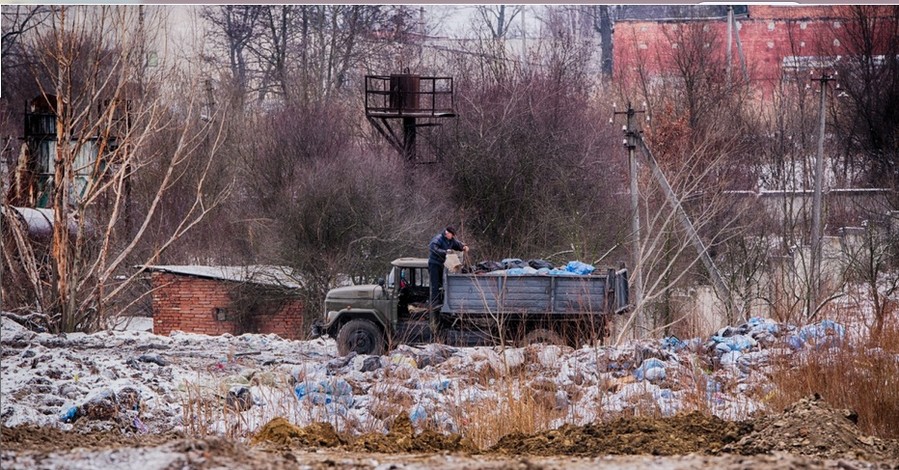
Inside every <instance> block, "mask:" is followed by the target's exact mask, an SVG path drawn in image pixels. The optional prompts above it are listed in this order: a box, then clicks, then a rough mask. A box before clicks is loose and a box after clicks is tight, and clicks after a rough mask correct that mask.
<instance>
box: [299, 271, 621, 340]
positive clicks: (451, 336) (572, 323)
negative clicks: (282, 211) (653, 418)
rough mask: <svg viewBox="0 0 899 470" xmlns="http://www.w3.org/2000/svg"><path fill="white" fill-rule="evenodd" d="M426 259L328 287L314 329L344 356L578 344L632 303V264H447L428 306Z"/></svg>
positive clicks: (593, 337)
mask: <svg viewBox="0 0 899 470" xmlns="http://www.w3.org/2000/svg"><path fill="white" fill-rule="evenodd" d="M429 281H430V279H429V276H428V260H427V258H399V259H396V260H394V261H393V263H391V268H390V271H389V272H388V274H387V277H386V278H385V279H379V280H378V283H377V284H367V285H356V286H349V287H338V288H335V289H331V290H330V291H329V292H328V294H327V296H326V297H325V318H324V322H323V323H320V324H315V325H314V326H313V331H312V333H313V336H316V337H317V336H325V335H327V336H330V337H333V338H335V339H336V341H337V349H338V352H339V353H340V354H341V355H346V354H348V353H350V352H356V353H358V354H375V355H380V354H384V353H385V352H386V351H387V350H388V349H389V348H390V347H392V346H394V345H397V344H422V343H430V342H437V341H439V342H442V343H445V344H451V345H456V346H475V345H492V344H498V343H500V342H502V343H506V344H524V343H532V342H551V343H559V344H570V345H573V346H577V345H580V344H583V343H587V342H590V341H595V340H597V339H601V338H602V337H604V336H605V335H607V331H606V326H607V323H608V322H607V318H606V316H607V315H609V314H611V313H622V312H624V311H626V310H627V309H628V288H627V270H625V269H621V270H617V271H616V270H613V269H610V270H608V271H607V272H606V273H605V274H602V275H589V276H547V275H520V276H504V275H490V274H479V275H475V274H461V273H449V272H448V271H446V270H444V282H443V286H444V292H443V304H442V305H441V306H438V308H437V309H436V311H435V315H433V316H431V315H430V312H429V310H428V304H427V303H428V297H429V292H430V282H429Z"/></svg>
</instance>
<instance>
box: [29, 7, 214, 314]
mask: <svg viewBox="0 0 899 470" xmlns="http://www.w3.org/2000/svg"><path fill="white" fill-rule="evenodd" d="M143 8H144V7H124V6H123V7H99V8H96V7H92V8H82V7H71V8H70V7H60V8H58V9H57V10H55V11H54V12H53V14H52V15H51V16H50V18H49V19H48V22H47V24H46V25H45V26H44V27H41V28H39V29H36V30H35V31H34V32H33V33H34V34H33V35H32V36H31V37H30V38H29V40H30V47H31V48H32V49H33V50H34V53H35V55H36V57H37V64H38V65H37V66H35V68H34V77H35V80H36V82H37V83H38V85H39V87H40V89H41V94H42V97H43V100H44V101H45V102H46V103H48V104H51V105H52V106H53V113H54V115H55V122H54V123H53V124H54V126H55V130H56V139H55V141H54V142H55V153H54V155H53V161H52V169H53V170H52V171H53V174H52V179H51V181H50V186H49V191H50V195H51V200H52V206H51V207H52V209H53V214H54V216H53V219H54V220H53V233H52V240H51V242H50V257H49V260H48V264H49V266H48V269H49V277H48V278H45V277H39V278H37V279H34V280H33V283H47V285H44V286H38V285H32V286H30V287H31V288H32V290H33V291H34V292H36V293H40V292H43V293H44V294H45V295H44V298H40V299H36V302H37V305H38V307H39V308H40V310H41V311H42V313H43V314H45V315H46V316H47V325H46V326H47V327H49V328H50V329H51V330H53V331H76V330H93V329H96V328H100V327H103V326H105V322H106V320H107V319H108V317H109V316H111V315H115V314H117V313H119V312H120V311H122V310H123V309H124V308H126V307H127V304H128V302H129V300H127V299H123V296H122V294H123V293H124V292H126V290H127V288H128V287H129V286H130V285H131V284H132V283H133V282H134V281H135V280H136V279H137V278H138V277H139V275H140V273H141V272H142V271H143V268H140V269H138V270H137V271H136V272H135V271H133V270H132V269H131V267H132V266H133V265H135V264H138V265H145V264H147V263H153V262H155V261H157V260H158V259H159V256H160V255H161V254H162V253H163V252H164V251H165V250H166V249H168V248H169V247H171V246H172V245H173V244H174V243H175V242H177V240H178V239H179V238H180V237H182V236H183V235H184V234H185V233H187V232H188V231H190V230H191V229H192V228H193V227H194V226H195V225H196V224H197V223H198V222H199V221H200V220H202V219H203V217H205V216H206V215H207V214H208V213H209V212H210V211H211V210H212V209H213V208H214V207H216V205H217V204H219V202H220V201H221V198H222V197H223V196H224V193H222V192H218V193H215V194H207V193H206V192H205V188H206V183H207V182H206V173H205V170H206V169H208V168H209V162H210V161H211V157H212V156H213V155H214V153H215V147H216V145H215V142H216V141H217V140H218V139H219V138H220V137H221V136H220V134H219V133H218V132H217V129H216V128H215V127H214V126H212V125H211V124H210V123H209V122H202V121H200V120H199V119H198V116H197V110H198V108H199V107H198V104H199V103H197V98H196V96H201V95H200V94H198V93H196V92H194V91H193V90H192V89H191V88H194V89H195V83H191V82H189V81H187V82H182V80H181V77H179V75H178V74H177V73H176V72H175V71H174V70H172V69H168V68H166V67H164V66H162V67H157V69H156V71H155V72H154V71H151V70H148V69H147V68H146V67H145V62H144V60H143V59H144V58H143V57H142V56H141V51H143V50H144V46H145V43H144V41H146V40H147V38H146V37H144V35H143V34H141V31H143V28H144V26H145V25H144V24H142V23H143V22H145V21H146V22H150V21H153V18H152V15H150V17H148V16H147V15H145V11H144V10H143ZM152 26H154V28H153V29H155V27H156V26H158V27H160V28H161V27H162V25H157V24H155V23H154V24H153V25H152ZM148 29H150V28H148ZM76 71H77V73H76ZM163 83H165V84H166V85H167V86H165V87H164V86H162V85H163ZM185 90H187V91H188V92H187V93H184V96H189V97H191V98H189V99H188V101H187V102H181V103H180V105H179V106H178V107H170V106H169V105H168V104H167V103H170V102H173V101H169V99H170V98H171V97H173V96H180V95H181V93H182V92H183V91H185ZM160 135H171V136H173V140H174V141H175V142H176V144H175V145H174V147H172V148H163V147H157V146H155V145H154V138H157V137H158V136H160ZM207 136H208V137H209V139H210V140H211V141H212V144H211V145H206V146H204V145H203V144H204V143H205V142H208V141H207V140H206V137H207ZM200 150H206V151H208V152H209V153H208V154H207V155H205V163H203V164H201V165H200V168H201V171H200V173H199V174H198V175H191V176H185V175H184V174H183V173H182V171H183V170H184V169H185V167H186V165H188V164H189V163H190V162H192V160H194V159H197V158H202V157H204V155H201V154H200V152H199V151H200ZM163 162H164V163H163ZM160 163H161V166H162V167H163V168H164V170H163V172H162V177H161V179H160V180H159V181H158V184H157V186H156V187H155V188H153V192H152V195H151V196H150V198H149V199H150V202H149V204H148V205H147V206H145V207H143V208H142V211H141V213H140V214H139V218H138V219H137V220H133V222H134V223H133V225H132V224H123V223H122V222H123V220H124V217H125V215H126V214H127V213H129V206H128V204H129V202H130V201H129V188H130V184H131V182H132V181H134V180H136V179H140V178H141V176H142V175H143V174H144V173H145V170H146V169H147V168H148V167H151V166H153V165H160ZM182 178H187V179H192V180H193V181H194V185H193V194H190V195H183V196H185V197H187V198H189V199H190V200H191V202H190V203H189V206H190V209H189V210H187V211H186V212H185V213H183V214H179V215H180V218H179V221H178V222H177V223H176V224H174V228H173V229H172V231H171V232H169V233H167V234H165V236H163V237H159V238H154V239H152V240H150V239H149V237H148V234H149V233H151V232H152V230H153V228H152V227H153V226H154V224H156V223H158V221H159V219H160V217H161V216H163V214H164V213H165V208H164V207H163V204H162V201H163V199H164V198H165V197H166V196H167V192H168V191H169V190H170V189H171V187H172V184H173V183H174V182H175V181H177V180H179V179H182ZM142 246H144V247H148V249H146V250H145V252H146V253H147V255H146V256H144V257H142V258H136V257H135V256H134V254H135V253H137V252H138V250H139V248H141V247H142ZM25 254H27V252H20V253H19V255H20V256H22V255H25ZM123 301H124V302H125V303H124V304H123V303H122V302H123ZM25 307H26V308H27V306H25ZM32 308H33V307H32Z"/></svg>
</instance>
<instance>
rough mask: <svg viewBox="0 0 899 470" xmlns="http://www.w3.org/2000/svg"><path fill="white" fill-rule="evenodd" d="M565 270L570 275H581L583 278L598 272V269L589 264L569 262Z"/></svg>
mask: <svg viewBox="0 0 899 470" xmlns="http://www.w3.org/2000/svg"><path fill="white" fill-rule="evenodd" d="M565 270H566V271H568V272H570V273H574V274H580V275H582V276H583V275H587V274H590V273H592V272H593V271H595V270H596V268H595V267H593V266H591V265H589V264H586V263H581V262H580V261H569V262H568V264H567V265H566V266H565Z"/></svg>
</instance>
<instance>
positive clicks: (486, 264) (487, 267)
mask: <svg viewBox="0 0 899 470" xmlns="http://www.w3.org/2000/svg"><path fill="white" fill-rule="evenodd" d="M475 267H476V268H477V269H476V270H475V272H484V273H489V272H490V271H498V270H500V269H503V265H502V263H498V262H496V261H481V262H480V263H478V264H477V266H475Z"/></svg>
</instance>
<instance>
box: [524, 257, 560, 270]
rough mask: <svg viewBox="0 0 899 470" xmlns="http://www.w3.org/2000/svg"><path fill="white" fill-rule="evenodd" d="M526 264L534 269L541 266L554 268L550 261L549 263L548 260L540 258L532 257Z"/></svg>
mask: <svg viewBox="0 0 899 470" xmlns="http://www.w3.org/2000/svg"><path fill="white" fill-rule="evenodd" d="M528 266H530V267H532V268H534V269H541V268H546V269H553V268H555V266H553V264H552V263H550V262H549V261H546V260H542V259H532V260H530V261H528Z"/></svg>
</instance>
